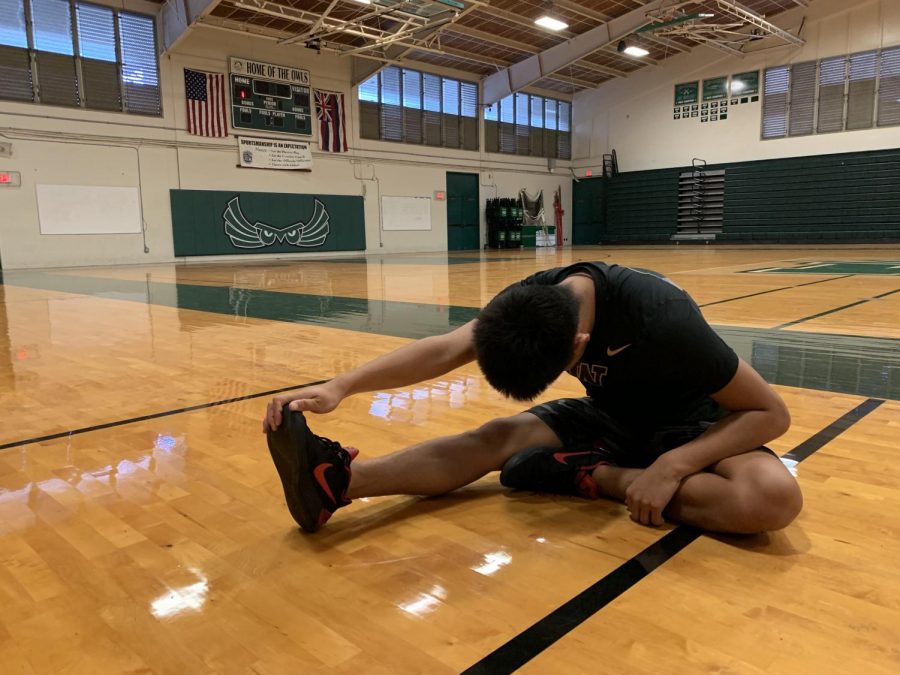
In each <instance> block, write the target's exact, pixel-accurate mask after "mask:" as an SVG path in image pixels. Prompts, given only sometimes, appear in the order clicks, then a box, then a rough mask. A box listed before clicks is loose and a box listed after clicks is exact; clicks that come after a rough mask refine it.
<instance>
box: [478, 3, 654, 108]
mask: <svg viewBox="0 0 900 675" xmlns="http://www.w3.org/2000/svg"><path fill="white" fill-rule="evenodd" d="M663 1H664V0H653V1H652V2H650V3H648V4H646V5H643V6H642V7H639V8H638V9H633V10H631V11H630V12H627V13H626V14H623V15H622V16H620V17H617V18H615V19H612V20H610V21H607V22H606V23H603V24H600V25H599V26H597V27H595V28H592V29H591V30H589V31H587V32H585V33H582V34H581V35H578V36H576V37H573V38H572V39H571V40H567V41H566V42H563V43H560V44H558V45H555V46H553V47H550V48H549V49H546V50H544V51H543V52H540V53H539V54H533V55H532V56H529V57H528V58H526V59H524V60H523V61H519V62H518V63H515V64H513V65H512V66H510V67H509V68H505V69H504V70H501V71H499V72H496V73H492V74H491V75H489V76H488V77H486V78H485V80H484V103H486V104H488V105H490V104H492V103H495V102H496V101H499V100H500V99H502V98H504V97H506V96H509V95H510V94H511V93H513V92H515V91H518V90H519V89H522V88H523V87H527V86H528V85H529V84H532V83H533V82H537V81H538V80H540V79H542V78H544V77H547V76H548V75H551V74H553V73H555V72H557V71H559V70H562V69H563V68H565V67H566V66H568V65H570V64H573V63H575V62H576V61H579V60H580V59H583V58H584V57H585V56H588V55H589V54H592V53H594V52H596V51H597V50H599V49H603V48H604V47H607V46H609V45H612V44H613V43H615V42H618V41H619V40H620V39H622V38H624V37H626V36H627V35H630V34H631V33H633V32H634V31H635V30H636V29H637V28H640V27H641V26H643V25H645V24H646V23H647V12H651V11H655V10H657V9H659V7H660V6H661V5H662V3H663Z"/></svg>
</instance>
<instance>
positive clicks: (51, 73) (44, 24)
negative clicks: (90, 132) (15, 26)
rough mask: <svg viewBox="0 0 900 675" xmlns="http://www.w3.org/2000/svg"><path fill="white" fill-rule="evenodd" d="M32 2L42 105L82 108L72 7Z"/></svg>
mask: <svg viewBox="0 0 900 675" xmlns="http://www.w3.org/2000/svg"><path fill="white" fill-rule="evenodd" d="M30 2H31V24H32V30H33V44H34V49H35V52H36V54H35V61H36V62H37V78H38V94H39V96H40V100H41V103H50V104H52V105H67V106H80V105H81V97H80V95H79V91H78V80H77V78H76V77H75V51H74V49H75V47H74V42H73V39H72V15H71V6H70V5H69V3H68V2H66V1H65V0H30Z"/></svg>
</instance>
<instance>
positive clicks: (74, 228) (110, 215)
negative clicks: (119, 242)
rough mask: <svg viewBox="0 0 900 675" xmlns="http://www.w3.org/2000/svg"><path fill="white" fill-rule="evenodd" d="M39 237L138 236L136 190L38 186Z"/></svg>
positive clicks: (139, 224) (138, 216) (138, 208)
mask: <svg viewBox="0 0 900 675" xmlns="http://www.w3.org/2000/svg"><path fill="white" fill-rule="evenodd" d="M37 203H38V218H39V220H40V223H41V234H132V233H140V232H141V208H140V194H139V192H138V188H136V187H107V186H104V185H38V186H37Z"/></svg>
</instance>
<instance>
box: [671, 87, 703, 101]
mask: <svg viewBox="0 0 900 675" xmlns="http://www.w3.org/2000/svg"><path fill="white" fill-rule="evenodd" d="M699 100H700V83H699V82H683V83H681V84H676V85H675V105H685V104H690V103H697V101H699Z"/></svg>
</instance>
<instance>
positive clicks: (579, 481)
mask: <svg viewBox="0 0 900 675" xmlns="http://www.w3.org/2000/svg"><path fill="white" fill-rule="evenodd" d="M601 464H613V461H612V453H611V452H610V451H609V450H606V449H605V448H603V447H600V446H586V447H584V448H580V449H575V450H565V449H564V448H529V449H528V450H522V451H521V452H518V453H516V454H515V455H513V456H512V457H510V458H509V459H508V460H507V461H506V464H504V465H503V470H502V471H501V472H500V483H501V484H503V485H505V486H506V487H509V488H515V489H516V490H532V491H534V492H550V493H553V494H559V495H577V496H579V497H585V498H586V499H597V497H599V496H600V490H599V488H598V487H597V483H596V481H594V478H593V476H592V475H591V474H592V473H593V471H594V469H596V468H597V467H598V466H600V465H601Z"/></svg>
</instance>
